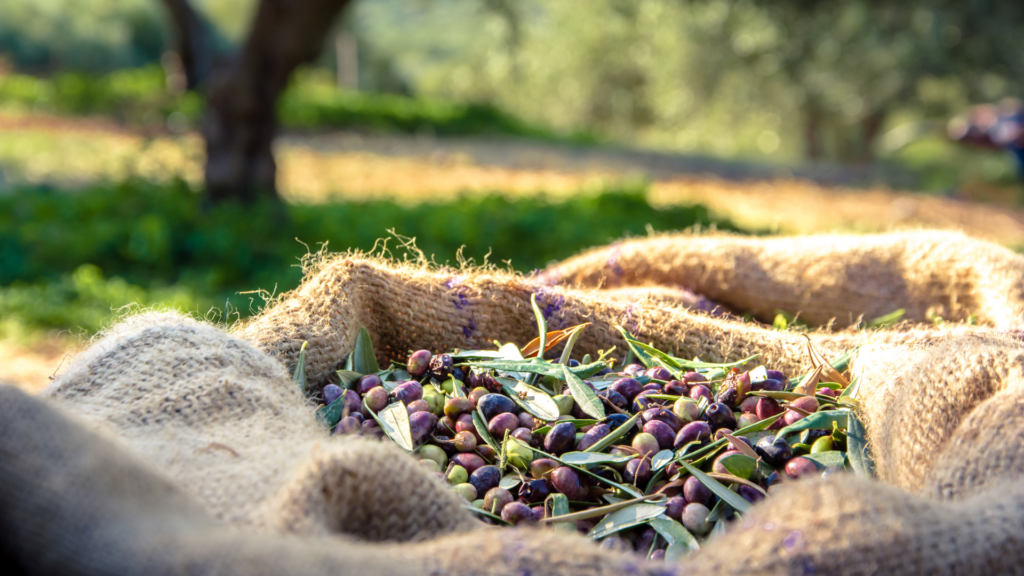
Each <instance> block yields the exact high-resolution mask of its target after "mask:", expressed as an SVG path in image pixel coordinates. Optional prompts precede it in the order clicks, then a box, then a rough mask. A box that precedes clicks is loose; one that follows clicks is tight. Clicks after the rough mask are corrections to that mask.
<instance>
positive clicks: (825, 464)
mask: <svg viewBox="0 0 1024 576" xmlns="http://www.w3.org/2000/svg"><path fill="white" fill-rule="evenodd" d="M802 457H803V458H806V459H808V460H810V461H811V462H814V463H815V464H817V465H818V469H819V470H825V469H826V468H845V467H846V452H842V451H840V450H829V451H827V452H818V453H815V454H804V455H803V456H802Z"/></svg>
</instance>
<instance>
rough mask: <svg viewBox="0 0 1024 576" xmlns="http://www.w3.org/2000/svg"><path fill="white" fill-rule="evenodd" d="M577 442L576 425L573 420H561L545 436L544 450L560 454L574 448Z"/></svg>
mask: <svg viewBox="0 0 1024 576" xmlns="http://www.w3.org/2000/svg"><path fill="white" fill-rule="evenodd" d="M575 443H576V426H575V425H573V423H572V422H559V423H558V424H555V425H554V426H552V427H551V430H549V431H548V433H547V435H546V436H544V450H545V451H547V452H550V453H552V454H555V455H556V456H557V455H560V454H563V453H565V452H568V451H569V450H572V447H573V444H575Z"/></svg>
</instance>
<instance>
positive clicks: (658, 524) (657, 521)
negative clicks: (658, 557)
mask: <svg viewBox="0 0 1024 576" xmlns="http://www.w3.org/2000/svg"><path fill="white" fill-rule="evenodd" d="M647 523H648V524H650V525H651V528H654V530H655V531H656V532H657V533H658V534H661V537H662V538H664V539H665V541H666V542H668V548H666V549H665V562H669V563H673V562H678V561H679V559H680V558H682V557H684V556H686V555H687V554H689V553H690V552H696V551H698V550H700V544H698V543H697V539H696V538H694V537H693V534H690V531H689V530H687V529H686V528H685V527H683V525H682V524H680V523H679V522H676V521H675V520H673V519H671V518H667V517H664V516H658V517H655V518H651V519H650V520H648V522H647Z"/></svg>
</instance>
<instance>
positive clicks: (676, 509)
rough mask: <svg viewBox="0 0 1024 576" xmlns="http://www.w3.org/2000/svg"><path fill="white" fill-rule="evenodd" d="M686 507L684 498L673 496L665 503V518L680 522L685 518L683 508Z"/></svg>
mask: <svg viewBox="0 0 1024 576" xmlns="http://www.w3.org/2000/svg"><path fill="white" fill-rule="evenodd" d="M685 506H686V498H683V497H682V496H673V497H671V498H669V499H668V501H667V502H665V516H668V517H669V518H671V519H673V520H679V519H680V518H682V517H683V507H685Z"/></svg>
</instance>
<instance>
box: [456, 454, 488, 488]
mask: <svg viewBox="0 0 1024 576" xmlns="http://www.w3.org/2000/svg"><path fill="white" fill-rule="evenodd" d="M452 463H453V464H456V465H459V466H462V467H463V468H465V469H466V472H469V473H470V474H472V473H473V472H476V471H477V470H479V469H480V468H481V467H482V466H483V465H484V464H485V462H484V459H483V458H481V457H479V456H477V455H476V454H473V453H471V452H467V453H463V454H456V455H455V456H452ZM478 493H479V492H478Z"/></svg>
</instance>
